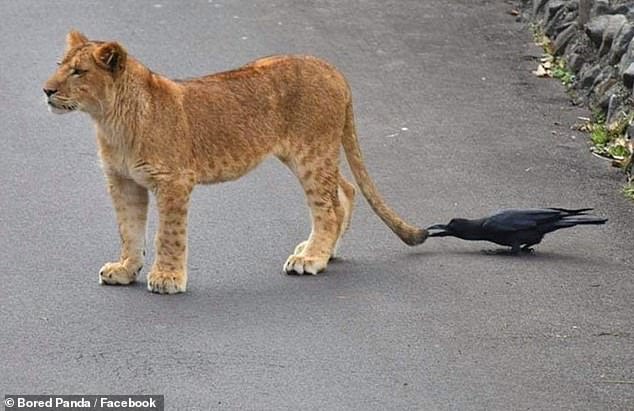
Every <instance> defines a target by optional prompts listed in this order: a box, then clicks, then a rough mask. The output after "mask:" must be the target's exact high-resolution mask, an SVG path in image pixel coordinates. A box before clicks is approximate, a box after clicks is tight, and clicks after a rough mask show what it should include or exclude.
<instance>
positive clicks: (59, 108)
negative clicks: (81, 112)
mask: <svg viewBox="0 0 634 411" xmlns="http://www.w3.org/2000/svg"><path fill="white" fill-rule="evenodd" d="M47 103H48V109H49V111H50V112H51V113H55V114H65V113H70V112H71V111H75V110H77V105H75V104H69V103H59V102H54V101H52V100H48V101H47Z"/></svg>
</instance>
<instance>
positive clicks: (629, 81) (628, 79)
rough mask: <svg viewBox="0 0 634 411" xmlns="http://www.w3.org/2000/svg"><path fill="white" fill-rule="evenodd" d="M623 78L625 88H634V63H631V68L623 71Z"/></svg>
mask: <svg viewBox="0 0 634 411" xmlns="http://www.w3.org/2000/svg"><path fill="white" fill-rule="evenodd" d="M622 76H623V84H624V85H625V87H627V88H629V89H631V88H632V86H634V62H633V63H630V65H629V67H628V68H626V69H625V71H623V74H622Z"/></svg>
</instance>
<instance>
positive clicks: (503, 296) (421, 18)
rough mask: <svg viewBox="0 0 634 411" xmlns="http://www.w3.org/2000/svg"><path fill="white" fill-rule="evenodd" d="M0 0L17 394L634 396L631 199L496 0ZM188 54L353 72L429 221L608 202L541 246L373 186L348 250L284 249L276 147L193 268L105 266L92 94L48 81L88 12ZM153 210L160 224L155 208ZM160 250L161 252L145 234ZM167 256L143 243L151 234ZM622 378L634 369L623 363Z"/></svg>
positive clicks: (232, 195)
mask: <svg viewBox="0 0 634 411" xmlns="http://www.w3.org/2000/svg"><path fill="white" fill-rule="evenodd" d="M184 3H185V2H182V3H181V2H176V1H169V2H168V1H164V0H154V1H149V2H148V1H135V2H123V1H121V2H116V3H115V2H97V1H81V2H80V1H60V2H41V1H20V2H17V1H12V2H11V1H3V2H0V15H2V16H3V19H2V25H1V26H0V50H1V51H2V53H1V54H2V56H1V57H0V58H1V60H2V65H1V69H0V87H1V96H2V103H0V105H1V108H2V109H1V110H0V124H2V127H1V128H0V142H1V145H2V146H1V150H0V227H1V228H0V233H1V235H0V263H1V265H0V281H1V284H2V286H1V287H0V324H1V326H2V331H1V332H0V347H1V349H0V396H3V395H4V394H6V393H15V392H19V393H34V394H35V393H37V394H44V393H56V394H59V393H84V394H96V393H105V394H132V393H160V394H164V395H165V397H166V404H167V409H170V410H172V409H183V410H194V409H216V408H217V409H293V410H297V409H333V410H334V409H358V410H373V409H377V410H378V409H421V410H449V409H452V410H484V409H486V410H510V409H531V410H533V409H534V410H549V409H553V410H554V409H571V410H572V409H574V410H608V409H609V410H625V409H634V385H632V383H631V382H632V380H634V334H633V333H634V327H633V325H634V302H633V301H634V297H633V296H634V285H633V284H634V283H633V281H632V278H633V277H632V264H633V263H634V261H633V257H632V254H631V251H632V244H633V243H632V232H634V222H633V221H632V212H633V211H634V207H633V205H632V203H630V202H628V201H627V200H625V199H624V198H623V197H622V196H621V195H620V193H619V189H620V185H621V184H622V176H620V175H619V174H618V173H617V172H616V171H614V170H613V169H610V168H609V166H608V165H607V164H606V163H604V162H602V161H600V160H598V159H596V158H593V157H591V156H590V155H589V154H588V150H587V143H586V142H585V141H584V136H583V135H581V134H578V133H577V132H575V131H571V130H570V128H569V127H570V125H571V124H573V123H575V121H576V117H577V116H578V115H587V112H585V111H584V110H581V109H579V108H573V107H571V106H570V105H569V104H568V102H567V99H566V96H565V94H564V91H563V89H562V87H561V86H560V85H559V84H558V83H557V82H556V81H549V80H543V79H538V78H536V77H534V76H533V75H532V74H531V73H530V71H531V70H532V69H534V68H535V65H536V63H535V61H534V58H535V57H536V56H538V55H539V50H538V49H537V48H536V47H535V46H533V45H532V44H531V36H530V34H529V32H528V31H527V29H526V27H525V26H523V25H522V24H520V23H517V22H515V20H514V18H513V17H512V16H510V15H509V14H507V12H508V11H509V9H510V8H511V6H510V5H508V4H507V3H506V2H504V1H502V0H496V1H486V0H477V1H476V0H455V1H450V2H449V1H443V0H411V1H400V0H398V1H397V0H387V1H385V0H382V1H378V0H368V1H362V2H361V1H349V2H340V1H334V0H324V1H319V2H295V1H291V0H276V1H273V2H271V1H255V2H250V1H248V2H247V1H242V2H238V1H228V0H209V1H207V0H205V1H192V2H189V4H184ZM72 27H74V28H77V29H80V30H82V31H84V32H85V33H86V34H87V35H88V36H89V37H92V38H95V39H117V40H120V41H121V42H122V43H123V44H124V45H125V46H127V48H128V50H129V51H130V53H131V54H133V55H135V56H136V57H138V58H139V59H140V60H141V61H143V62H145V63H146V64H147V65H148V66H149V67H151V68H152V69H154V70H155V71H157V72H160V73H164V74H166V75H169V76H173V77H189V76H194V75H198V74H205V73H208V72H213V71H220V70H225V69H229V68H233V67H235V66H238V65H241V64H243V63H245V62H247V61H249V60H252V59H254V58H256V57H259V56H263V55H270V54H275V53H289V52H291V53H306V54H314V55H317V56H321V57H323V58H326V59H328V60H329V61H331V62H332V63H334V64H335V65H336V66H338V67H339V68H340V69H341V70H342V71H343V72H344V73H345V74H346V75H347V77H348V79H349V81H350V83H351V86H352V90H353V94H354V96H355V104H356V117H357V123H358V126H357V127H358V131H359V135H360V138H361V144H362V149H363V150H364V153H365V157H366V162H367V165H368V167H369V169H370V172H371V174H372V176H373V177H374V179H375V181H376V183H377V185H378V186H379V187H380V188H381V190H382V192H383V194H384V196H385V197H386V198H387V199H388V201H389V202H390V204H391V205H393V206H394V208H395V209H396V210H398V211H399V212H400V213H401V214H402V215H403V216H405V217H406V218H407V219H409V220H410V221H414V222H418V223H419V224H421V225H429V224H432V223H439V222H445V221H446V220H448V219H449V218H451V217H454V216H464V217H479V216H481V215H483V214H485V213H488V212H489V211H492V210H494V209H497V208H500V207H509V206H514V207H529V206H561V207H588V206H590V207H595V208H596V209H597V211H598V214H600V215H604V216H607V217H609V218H610V221H609V223H608V225H606V226H604V227H582V228H577V229H571V230H568V231H562V232H559V233H556V234H553V235H550V236H549V237H547V238H546V240H545V241H544V242H543V243H542V244H541V245H540V246H539V247H538V249H537V253H536V254H535V255H533V256H528V257H523V258H512V257H504V256H488V255H484V254H482V253H481V252H480V251H481V250H482V249H483V248H489V246H488V245H486V244H482V243H467V242H461V241H459V240H455V239H430V240H429V241H428V242H427V243H425V244H423V245H422V246H420V247H418V248H415V249H412V248H408V247H407V246H405V245H403V244H402V243H400V242H399V240H398V239H397V238H396V237H395V236H394V235H393V234H392V233H391V232H389V230H388V229H387V228H386V227H385V226H384V225H383V224H382V223H381V222H380V220H379V219H378V218H376V217H375V216H374V215H373V214H372V212H371V211H370V209H369V207H368V206H367V204H366V203H365V202H364V201H363V200H360V201H359V202H358V207H357V210H356V214H355V215H354V218H353V223H352V227H351V230H350V231H349V233H348V236H347V238H346V241H345V243H344V244H343V245H342V248H341V256H342V258H341V259H340V260H339V261H337V262H335V263H333V264H331V266H330V267H329V270H328V272H327V273H325V274H324V275H321V276H318V277H287V276H283V275H280V271H281V267H282V264H283V262H284V261H285V259H286V257H287V256H288V254H289V253H290V252H291V251H292V249H293V247H294V246H295V244H297V243H298V242H299V241H301V240H303V239H304V238H305V237H306V236H307V234H308V231H309V227H308V218H307V209H306V207H305V205H304V199H303V197H302V193H301V190H300V188H299V185H298V183H297V182H296V180H295V179H294V177H292V176H291V175H290V173H289V172H288V171H287V170H286V168H285V167H284V166H282V165H281V164H279V163H277V162H276V161H273V160H271V161H267V162H266V163H265V164H263V165H262V166H261V167H260V168H258V169H257V170H256V171H254V172H253V173H251V174H250V175H249V176H247V177H246V178H244V179H242V180H240V181H238V182H234V183H230V184H225V185H220V186H212V187H200V188H199V189H197V191H196V192H195V195H194V196H193V203H192V208H191V215H190V233H189V240H190V243H189V245H190V257H189V273H190V281H189V289H188V291H187V293H186V294H182V295H177V296H160V295H154V294H151V293H149V292H147V291H146V289H145V274H146V273H147V269H146V270H144V272H143V274H142V280H141V281H140V282H139V283H138V284H136V285H134V286H130V287H107V286H99V285H98V284H97V271H98V269H99V268H100V267H101V265H102V264H103V263H104V262H106V261H110V260H111V259H113V258H115V257H116V255H117V252H118V236H117V233H116V225H115V222H114V214H113V210H112V207H111V205H110V200H109V198H108V196H107V194H106V190H105V185H104V182H103V177H102V175H101V171H100V169H99V167H98V160H97V156H96V147H95V141H94V135H93V129H92V126H91V122H90V120H89V118H88V117H87V116H86V115H83V114H71V115H66V116H53V115H51V114H49V113H48V112H47V110H46V107H45V104H44V103H43V95H42V92H41V85H42V83H43V81H44V80H45V79H46V78H47V77H48V76H49V74H50V73H52V71H53V70H54V69H55V62H56V60H57V59H58V58H59V57H60V55H61V53H62V51H63V48H64V36H65V33H66V32H67V31H68V30H69V29H70V28H72ZM151 218H152V222H151V224H150V229H151V230H153V229H154V228H155V225H156V223H155V221H156V215H155V212H154V211H153V212H152V217H151ZM150 251H151V252H150V256H149V258H150V259H151V258H152V250H150ZM148 261H149V260H148ZM627 382H629V384H628V383H627Z"/></svg>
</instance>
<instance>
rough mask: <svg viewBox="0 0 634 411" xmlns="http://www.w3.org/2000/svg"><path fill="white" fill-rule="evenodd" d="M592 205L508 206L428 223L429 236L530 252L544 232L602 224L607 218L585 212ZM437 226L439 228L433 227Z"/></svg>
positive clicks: (513, 251) (512, 250)
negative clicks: (473, 216) (574, 207)
mask: <svg viewBox="0 0 634 411" xmlns="http://www.w3.org/2000/svg"><path fill="white" fill-rule="evenodd" d="M591 210H592V208H581V209H577V210H568V209H565V208H511V209H505V210H499V211H497V212H495V213H493V214H491V215H490V216H488V217H484V218H478V219H474V220H469V219H466V218H454V219H452V220H451V221H449V224H436V225H432V226H430V227H427V230H428V231H430V234H429V237H447V236H450V237H458V238H462V239H463V240H484V241H491V242H493V243H496V244H500V245H505V246H509V247H511V251H510V252H511V254H518V253H519V252H520V251H524V252H532V251H533V249H532V248H531V247H532V246H534V245H535V244H539V242H540V241H542V239H543V238H544V235H546V234H548V233H550V232H552V231H555V230H559V229H560V228H567V227H574V226H576V225H579V224H605V222H606V221H608V219H607V218H601V217H596V216H593V215H588V214H586V213H587V212H588V211H591ZM435 230H440V231H435Z"/></svg>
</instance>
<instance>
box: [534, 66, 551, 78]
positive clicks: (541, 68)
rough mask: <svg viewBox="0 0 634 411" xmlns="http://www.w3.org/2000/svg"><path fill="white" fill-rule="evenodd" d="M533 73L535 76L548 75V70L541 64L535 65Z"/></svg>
mask: <svg viewBox="0 0 634 411" xmlns="http://www.w3.org/2000/svg"><path fill="white" fill-rule="evenodd" d="M533 74H534V75H536V76H537V77H548V70H546V69H545V68H544V66H543V65H541V64H540V65H539V66H537V70H535V71H533Z"/></svg>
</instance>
